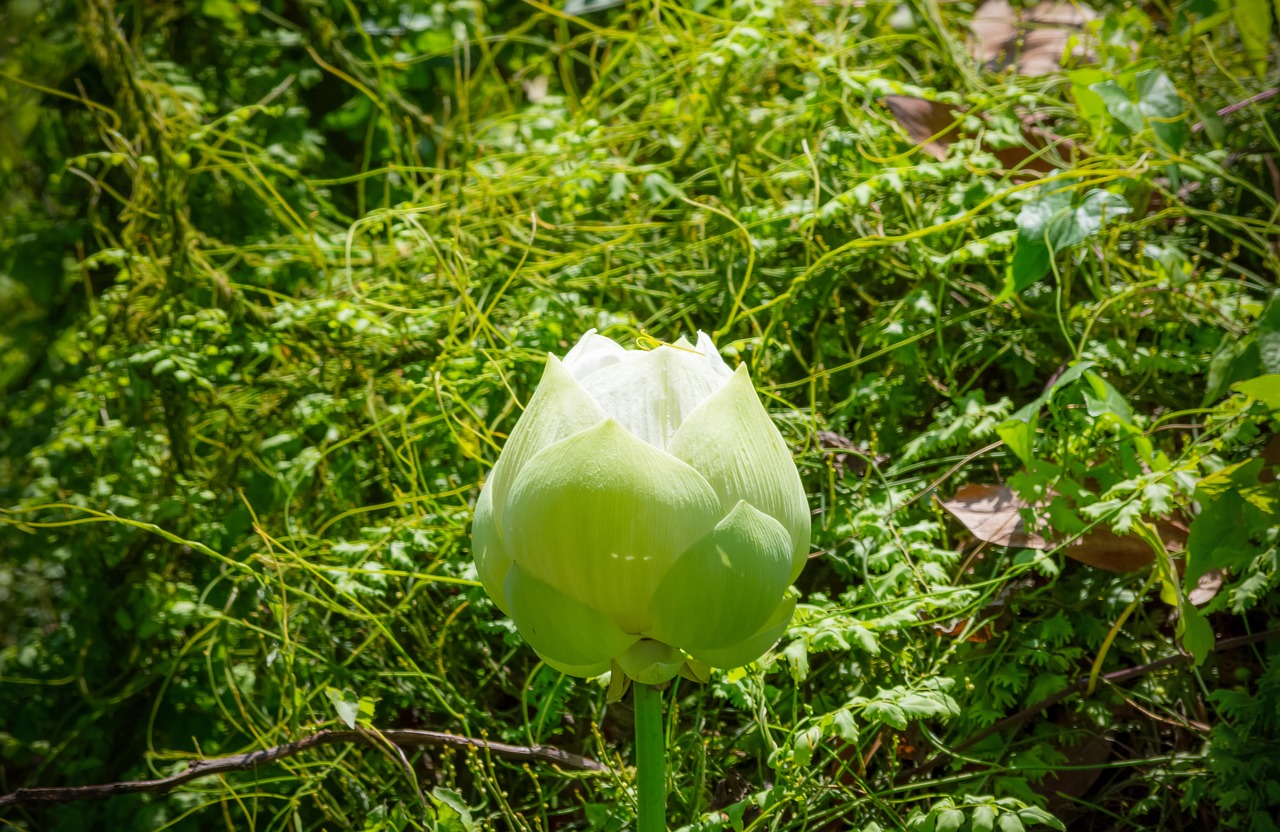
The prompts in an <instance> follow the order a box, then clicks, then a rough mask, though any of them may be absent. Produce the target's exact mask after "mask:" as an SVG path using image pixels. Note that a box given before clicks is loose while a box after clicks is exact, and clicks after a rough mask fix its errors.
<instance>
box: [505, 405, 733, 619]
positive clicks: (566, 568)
mask: <svg viewBox="0 0 1280 832" xmlns="http://www.w3.org/2000/svg"><path fill="white" fill-rule="evenodd" d="M508 505H509V514H508V518H507V521H506V524H505V527H504V532H505V535H504V539H505V541H506V543H507V551H508V552H510V553H511V557H512V558H513V559H514V560H515V562H516V563H517V564H519V565H520V566H521V567H522V568H523V569H525V570H527V571H528V572H529V573H530V574H532V575H534V576H536V577H538V578H539V579H541V580H543V581H546V582H547V583H549V584H551V585H552V586H554V587H556V588H557V589H560V590H561V591H562V592H564V593H566V594H568V595H570V596H572V597H574V598H577V599H578V600H579V601H582V602H583V603H586V604H590V605H591V606H592V607H594V608H596V609H598V610H600V611H601V612H604V613H605V614H607V615H610V616H612V617H613V619H614V620H615V621H617V622H618V625H619V626H621V627H622V629H623V630H624V631H625V632H628V633H634V634H637V635H638V634H640V633H642V632H644V631H646V630H648V629H649V628H650V626H651V623H650V621H649V601H650V599H651V598H652V597H653V591H654V589H655V588H656V587H657V585H658V582H659V581H661V580H662V577H663V576H664V575H666V573H667V570H668V569H669V568H670V566H671V564H672V563H673V562H674V561H675V559H676V558H677V557H679V556H680V555H681V554H682V553H683V552H684V551H685V550H686V549H688V548H689V547H690V546H692V545H693V544H694V543H696V542H697V541H698V540H699V539H701V538H702V536H703V535H705V534H706V533H707V532H709V531H711V530H712V529H713V528H715V525H716V522H717V521H718V520H719V519H720V516H721V511H720V504H719V502H718V501H717V500H716V495H715V492H714V491H712V490H711V486H709V485H707V481H706V480H704V479H703V478H702V476H701V475H700V474H698V472H697V471H695V470H693V469H692V468H690V467H689V466H688V465H685V464H684V463H683V462H681V461H680V460H678V459H676V458H675V457H672V456H669V455H667V454H665V453H663V452H662V451H660V450H658V449H657V448H654V447H652V446H650V445H647V444H645V443H644V442H642V441H640V440H639V439H636V438H635V437H634V436H632V435H631V434H629V433H627V431H626V430H624V429H623V428H622V426H620V425H619V424H618V423H617V422H615V421H613V420H612V419H607V420H605V421H604V422H601V423H600V424H599V425H596V426H595V427H592V428H588V429H587V430H584V431H582V432H581V433H578V434H575V435H574V436H571V437H569V438H568V439H564V440H561V441H560V442H557V443H555V444H554V445H551V446H549V447H547V448H545V449H543V450H542V451H541V452H540V453H538V454H537V455H536V456H535V457H534V458H533V459H531V460H530V461H529V462H528V463H527V464H526V465H525V467H524V469H523V470H522V471H521V472H520V476H519V477H518V478H517V480H516V483H515V486H514V487H513V488H512V490H511V496H510V497H509V502H508Z"/></svg>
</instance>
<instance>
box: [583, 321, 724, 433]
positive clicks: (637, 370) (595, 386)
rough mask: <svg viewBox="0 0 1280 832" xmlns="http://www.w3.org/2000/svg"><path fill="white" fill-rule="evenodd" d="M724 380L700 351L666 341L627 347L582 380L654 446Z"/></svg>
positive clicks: (603, 404)
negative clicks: (630, 349) (620, 355)
mask: <svg viewBox="0 0 1280 832" xmlns="http://www.w3.org/2000/svg"><path fill="white" fill-rule="evenodd" d="M724 384H725V379H724V377H722V376H721V375H719V374H717V373H716V372H715V370H714V369H713V368H712V366H711V365H710V364H709V363H708V361H707V359H706V357H705V356H703V355H702V354H701V353H699V352H696V351H694V350H692V349H684V348H677V347H670V346H665V345H664V346H661V347H658V348H657V349H656V350H651V351H649V352H629V353H627V358H626V360H625V361H621V362H619V363H617V364H614V365H613V366H610V367H605V368H604V369H602V370H597V371H596V372H594V373H592V374H591V375H589V376H587V377H586V378H584V379H582V387H583V389H584V390H586V391H587V392H588V393H590V394H591V397H592V398H593V399H594V400H595V401H596V403H597V404H598V405H600V409H601V410H603V411H604V412H605V414H606V415H607V416H610V417H612V418H614V419H617V420H618V422H619V423H621V425H622V426H623V427H624V428H626V429H627V430H628V431H630V432H631V434H632V435H634V436H637V437H639V438H640V439H643V440H644V441H645V442H648V443H649V444H650V445H653V446H654V447H656V448H665V447H667V444H668V443H669V442H670V441H671V439H672V437H674V436H675V435H676V431H677V430H678V429H679V428H680V425H681V424H682V423H683V422H684V420H685V418H686V417H688V415H689V414H690V413H692V412H693V411H694V410H695V409H696V408H697V407H698V405H700V404H702V402H704V401H706V400H707V399H708V398H709V397H710V396H711V395H712V394H713V393H715V392H716V391H717V390H719V389H720V388H721V387H723V386H724Z"/></svg>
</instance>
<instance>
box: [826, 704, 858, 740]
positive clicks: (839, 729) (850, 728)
mask: <svg viewBox="0 0 1280 832" xmlns="http://www.w3.org/2000/svg"><path fill="white" fill-rule="evenodd" d="M831 726H832V728H834V729H835V734H836V736H837V737H839V738H840V739H842V740H844V741H845V742H857V741H858V726H857V724H856V723H855V722H854V721H853V714H852V713H851V712H850V711H849V709H848V708H841V709H840V710H838V711H836V712H835V713H834V714H832V715H831Z"/></svg>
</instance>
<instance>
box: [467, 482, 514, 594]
mask: <svg viewBox="0 0 1280 832" xmlns="http://www.w3.org/2000/svg"><path fill="white" fill-rule="evenodd" d="M491 482H492V480H491V481H490V483H491ZM490 483H486V484H485V486H484V488H482V489H480V497H479V499H477V500H476V511H475V515H474V516H473V517H472V519H471V556H472V557H473V558H475V561H476V571H477V572H479V573H480V583H482V584H484V591H485V592H487V593H489V597H490V598H492V599H493V603H495V604H497V605H498V609H500V610H502V611H503V612H504V613H506V614H507V615H510V614H511V605H510V604H509V603H507V593H506V590H505V589H504V588H503V583H504V582H505V581H506V579H507V570H508V569H509V568H510V567H511V556H510V555H508V554H507V550H506V547H505V546H503V545H502V536H501V535H500V534H498V527H497V525H496V524H495V523H494V521H493V488H492V487H491V485H490Z"/></svg>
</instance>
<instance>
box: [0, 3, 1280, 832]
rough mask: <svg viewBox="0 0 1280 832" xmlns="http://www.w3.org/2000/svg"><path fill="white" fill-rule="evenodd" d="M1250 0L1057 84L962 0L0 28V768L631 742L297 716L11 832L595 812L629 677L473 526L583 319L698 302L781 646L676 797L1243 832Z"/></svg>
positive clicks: (680, 319)
mask: <svg viewBox="0 0 1280 832" xmlns="http://www.w3.org/2000/svg"><path fill="white" fill-rule="evenodd" d="M1254 5H1256V4H1254ZM1229 7H1230V4H1227V3H1225V2H1219V3H1218V5H1217V6H1215V4H1214V3H1213V2H1211V0H1191V2H1185V3H1181V2H1178V3H1173V4H1166V3H1164V2H1155V3H1137V4H1124V5H1123V6H1122V5H1119V4H1117V5H1116V6H1115V7H1114V8H1112V7H1107V8H1102V9H1099V12H1100V16H1099V17H1098V19H1097V20H1095V21H1093V22H1092V23H1091V24H1089V25H1088V26H1087V27H1085V28H1083V29H1081V30H1080V31H1079V32H1078V33H1077V34H1076V35H1074V38H1075V40H1073V41H1071V44H1070V47H1069V48H1068V50H1067V51H1068V52H1074V53H1075V55H1074V57H1069V58H1068V60H1067V61H1066V65H1065V66H1064V67H1063V68H1062V69H1061V70H1059V71H1055V72H1052V73H1050V74H1048V75H1038V76H1037V75H1029V74H1027V73H1025V72H1019V71H1017V70H1016V69H1013V70H1006V71H1002V72H994V71H991V70H989V69H986V68H984V67H982V66H980V65H979V64H978V62H977V61H975V59H974V58H973V57H971V55H970V53H969V51H968V48H967V47H966V45H965V39H966V37H967V36H968V33H969V31H970V24H971V20H972V18H973V16H974V8H973V6H972V5H971V4H969V3H964V2H958V3H942V4H939V3H933V2H911V3H906V4H901V5H899V4H897V3H892V2H891V3H883V2H876V1H875V0H872V1H871V2H867V3H836V2H832V3H822V4H816V3H809V2H799V0H735V2H732V3H727V2H709V1H708V0H696V2H689V3H683V2H671V0H653V1H652V2H643V3H642V2H635V3H628V4H626V5H619V6H616V7H613V8H608V9H604V10H602V11H598V12H597V11H593V12H590V13H584V15H583V16H580V17H579V16H573V15H570V14H567V13H565V12H564V11H562V10H560V8H558V7H557V6H555V5H552V4H543V3H541V2H538V0H528V2H526V3H515V2H495V3H490V4H482V3H468V2H461V0H460V1H459V2H454V3H435V4H426V3H421V2H409V0H403V2H399V1H398V0H378V2H373V3H365V4H356V3H352V2H349V0H288V2H286V0H262V2H250V0H202V2H199V3H197V2H185V3H182V2H148V3H141V2H123V0H121V2H110V0H76V2H74V3H72V2H69V1H68V0H52V2H49V3H35V2H16V3H13V4H10V6H9V7H8V8H7V10H6V11H4V12H0V30H2V31H0V34H3V36H4V39H5V43H6V46H5V47H4V48H5V49H7V50H9V51H8V54H7V55H6V56H5V57H4V59H3V63H2V64H0V119H2V122H0V147H2V148H3V151H4V152H3V160H2V161H3V167H2V168H0V192H2V193H3V200H4V202H3V205H4V209H3V212H0V228H2V229H3V232H2V233H0V319H2V320H3V321H4V323H3V330H2V332H0V385H2V386H3V388H4V391H5V397H4V399H3V402H2V403H0V503H2V504H3V505H4V506H5V509H4V511H3V513H2V514H0V523H3V526H0V715H2V716H0V792H5V791H11V790H13V789H16V788H18V787H20V786H34V785H40V786H48V785H80V784H85V783H97V782H105V781H110V780H123V779H138V778H147V777H154V776H160V775H163V774H167V773H171V772H174V771H178V770H181V769H183V768H184V767H185V766H186V765H187V762H188V761H189V760H190V759H192V758H193V757H209V756H216V755H221V754H231V753H236V752H240V751H245V750H251V749H254V748H259V747H268V746H274V745H278V744H281V743H284V742H287V741H289V740H292V739H296V738H299V737H301V736H304V735H306V734H308V733H311V732H313V731H315V730H318V729H319V728H322V727H336V726H341V725H342V722H343V721H347V722H349V723H352V724H357V725H362V726H365V727H373V726H376V727H377V728H381V729H388V728H425V729H433V730H441V731H449V732H453V733H457V734H465V735H469V736H475V737H481V736H485V737H488V738H489V739H491V740H494V741H501V742H505V743H511V744H517V745H539V744H545V745H552V746H556V747H559V748H562V749H565V750H568V751H573V752H575V753H579V754H584V755H587V756H590V757H594V758H596V759H598V760H600V761H602V762H604V763H606V764H607V765H608V766H609V767H610V771H609V772H608V773H606V774H596V773H587V772H579V771H571V770H561V769H559V768H557V767H555V766H552V765H548V764H543V763H517V762H512V761H510V760H508V759H505V758H503V757H501V756H498V755H492V754H478V753H472V752H461V751H445V750H439V749H432V750H430V751H426V750H422V749H407V750H406V756H405V757H404V758H403V759H402V758H401V757H400V756H398V754H397V753H395V752H394V750H393V749H391V748H388V747H384V746H356V745H331V746H325V747H323V748H318V749H315V750H312V751H309V752H307V753H306V754H302V755H297V756H292V757H288V758H285V759H282V760H281V761H279V762H278V763H276V764H273V765H271V766H266V767H262V768H259V769H257V770H255V771H253V772H247V773H237V774H232V775H227V776H225V777H219V778H215V779H208V780H201V781H196V782H193V783H191V784H189V785H187V786H184V787H183V788H181V789H180V790H178V791H176V792H174V793H171V794H169V795H167V796H128V797H115V798H111V799H108V800H103V801H95V802H83V803H74V804H64V805H59V804H40V805H37V804H24V805H22V806H20V807H16V808H11V809H9V810H0V811H3V814H0V822H2V823H4V824H5V825H7V826H11V827H13V828H19V829H33V830H34V829H42V830H80V829H89V828H102V829H164V828H175V829H221V828H225V829H256V830H298V832H301V830H319V829H352V830H363V832H380V831H381V830H402V829H443V830H470V829H513V830H549V829H603V830H622V829H625V828H627V827H628V826H629V825H630V824H631V823H632V822H633V814H634V776H633V771H632V770H631V769H630V768H629V765H630V764H631V763H632V759H631V741H630V734H631V714H630V711H629V705H628V704H626V703H618V704H609V703H607V688H606V685H605V684H604V683H603V682H599V681H586V682H584V681H581V680H574V679H570V678H567V677H563V676H561V675H560V674H559V673H557V672H555V671H553V670H551V669H550V668H548V667H545V666H543V665H541V664H540V663H539V662H538V661H537V658H536V656H534V654H533V653H532V651H530V650H529V649H528V648H527V647H526V646H525V645H524V644H523V643H522V641H521V640H520V638H519V637H518V636H517V634H516V633H515V631H514V629H513V627H512V625H511V624H510V623H509V622H508V621H506V620H505V619H504V617H503V616H502V615H501V613H500V612H499V611H498V610H497V609H496V608H495V607H494V606H493V605H492V603H491V602H490V601H489V600H488V599H487V597H486V596H485V594H484V593H483V591H482V590H480V589H479V587H478V584H477V582H476V579H475V570H474V568H473V566H472V564H471V559H470V551H469V545H470V544H469V531H468V529H469V523H470V518H471V511H472V505H473V503H474V499H475V496H476V494H477V492H478V489H479V484H480V482H481V480H482V477H483V476H484V473H485V472H486V471H487V469H488V468H489V466H490V465H491V463H492V461H493V460H494V459H495V458H496V457H497V453H498V450H499V449H500V447H501V446H502V442H503V440H504V438H505V435H506V433H507V431H509V430H510V429H511V427H512V425H513V424H514V423H515V421H516V419H517V417H518V415H519V413H520V409H521V406H522V404H523V403H524V402H525V401H527V399H528V396H529V394H530V392H531V391H532V389H533V387H534V385H535V384H536V382H537V379H538V376H539V373H540V371H541V366H542V363H543V360H544V356H545V354H546V353H547V352H553V353H557V354H563V352H564V351H565V350H566V349H567V348H568V347H569V346H571V345H572V344H573V343H574V341H575V340H576V339H577V337H578V336H579V335H580V334H581V333H582V332H584V331H585V330H587V329H589V328H592V327H595V328H598V329H600V330H601V331H603V332H604V333H605V334H608V335H610V336H612V337H614V338H615V339H618V340H619V341H622V342H627V343H631V342H634V343H638V344H645V343H652V339H654V338H656V339H660V340H666V341H674V340H675V339H676V338H677V337H679V336H680V335H681V334H688V333H690V332H692V331H694V330H696V329H702V330H705V331H707V332H709V333H712V334H713V335H714V337H715V338H716V340H717V343H718V344H719V345H720V347H721V349H722V351H723V352H724V354H725V355H726V357H727V358H728V360H729V361H730V363H738V362H745V363H746V364H747V365H748V367H749V369H750V370H751V373H752V378H753V379H754V381H755V383H756V385H757V387H758V388H759V389H760V390H761V392H762V393H763V394H764V396H765V398H766V401H767V403H768V405H769V407H770V409H771V411H772V412H773V413H774V415H775V416H776V419H777V422H778V425H779V427H780V428H781V430H782V432H783V434H784V436H785V437H786V439H787V441H788V442H789V443H790V444H791V446H792V447H793V449H794V451H795V454H796V458H797V460H798V462H799V464H800V467H801V472H802V475H803V477H804V480H805V483H806V488H807V491H808V494H809V499H810V503H811V506H812V508H813V510H814V525H815V548H814V554H813V557H812V558H811V560H810V563H809V566H808V568H807V569H806V570H805V572H804V574H803V575H802V576H801V578H800V579H799V583H798V589H799V591H800V593H801V603H800V606H799V608H798V612H797V615H796V618H795V620H794V622H793V625H792V628H791V630H790V631H789V632H788V634H787V635H786V636H785V637H784V639H783V640H782V642H781V643H780V644H779V645H778V646H777V648H776V649H775V650H774V651H773V652H772V653H771V654H769V655H768V656H766V657H765V658H763V659H762V660H761V661H759V662H757V663H755V664H753V665H751V666H749V667H747V668H743V669H738V670H733V671H729V672H718V673H716V675H715V676H714V677H713V679H712V681H711V683H710V684H708V685H705V686H695V685H692V684H690V683H688V682H680V683H679V684H677V685H675V686H674V687H673V689H672V691H671V693H670V695H669V702H670V705H669V713H668V723H667V725H668V738H667V739H668V745H669V747H670V749H671V760H670V764H669V768H670V774H669V790H670V798H669V803H670V813H671V822H672V825H673V827H677V826H678V827H683V828H687V829H689V830H694V829H698V830H712V829H737V830H743V829H751V830H764V829H770V830H837V829H864V830H874V829H883V830H890V829H904V828H908V829H922V830H937V832H944V830H946V831H947V832H956V830H961V829H965V830H970V829H971V830H975V832H977V830H982V829H993V828H996V829H1000V830H1002V831H1003V832H1012V830H1017V829H1021V828H1023V827H1028V828H1032V827H1035V826H1037V825H1039V826H1058V827H1059V828H1061V824H1062V823H1064V822H1066V823H1072V824H1073V828H1080V829H1129V828H1144V829H1180V828H1215V827H1219V828H1250V827H1251V826H1252V828H1256V829H1274V828H1276V827H1275V825H1274V818H1275V817H1276V813H1277V810H1278V808H1280V794H1278V793H1277V788H1276V782H1277V781H1276V772H1275V771H1274V764H1273V763H1269V762H1265V761H1268V760H1274V759H1275V752H1276V749H1277V734H1276V719H1275V715H1276V713H1277V710H1276V709H1277V707H1280V685H1278V684H1277V681H1276V680H1277V674H1278V673H1280V670H1278V669H1277V668H1280V658H1277V652H1276V648H1275V646H1274V642H1272V641H1267V640H1265V639H1261V640H1258V641H1256V642H1252V643H1249V644H1247V645H1244V646H1239V647H1234V648H1231V649H1225V650H1222V651H1218V652H1212V651H1211V647H1212V645H1213V644H1214V642H1215V641H1217V642H1220V643H1221V642H1230V640H1232V639H1236V640H1237V641H1239V639H1240V638H1241V637H1244V636H1248V635H1250V634H1256V633H1261V632H1263V631H1266V630H1268V629H1269V628H1272V627H1275V626H1276V619H1277V616H1278V614H1280V604H1277V596H1276V592H1275V588H1276V585H1277V583H1278V582H1280V563H1278V561H1277V549H1276V543H1277V540H1276V537H1277V531H1276V529H1277V526H1278V525H1280V523H1278V522H1277V514H1278V513H1280V509H1278V508H1277V506H1278V505H1280V502H1277V501H1278V500H1280V494H1278V493H1277V486H1276V485H1275V479H1274V475H1273V473H1272V470H1273V468H1274V466H1275V465H1277V464H1278V463H1280V451H1278V450H1277V448H1278V447H1280V446H1278V445H1277V444H1276V440H1274V438H1273V437H1274V431H1275V429H1276V427H1277V423H1276V421H1275V418H1274V416H1275V408H1280V392H1277V385H1276V384H1275V381H1276V376H1274V375H1271V374H1276V373H1280V301H1277V300H1276V299H1275V298H1276V295H1275V291H1276V275H1277V268H1278V267H1280V242H1278V241H1280V226H1278V225H1277V222H1278V216H1280V215H1278V213H1277V210H1278V209H1277V205H1278V202H1277V200H1278V199H1280V171H1278V169H1277V165H1278V164H1280V160H1278V156H1277V154H1278V153H1280V140H1277V131H1278V130H1280V107H1276V106H1274V105H1275V102H1276V101H1277V100H1280V99H1275V98H1272V99H1262V100H1259V101H1257V102H1256V103H1252V104H1247V105H1245V106H1241V107H1238V108H1237V109H1234V110H1231V111H1229V112H1227V113H1226V114H1224V115H1218V112H1219V111H1223V110H1228V109H1229V108H1231V107H1232V105H1236V104H1239V103H1241V102H1244V101H1247V100H1249V99H1250V98H1251V97H1252V96H1256V95H1258V94H1259V93H1266V92H1267V91H1268V90H1274V88H1276V87H1277V86H1280V71H1278V70H1277V66H1278V65H1280V63H1278V62H1277V61H1276V60H1275V54H1274V53H1275V40H1274V38H1273V39H1272V40H1271V41H1270V45H1269V46H1268V45H1267V39H1266V37H1265V29H1264V30H1263V31H1264V37H1263V39H1262V44H1263V48H1262V55H1263V58H1262V59H1261V61H1259V60H1258V59H1257V55H1258V47H1257V46H1256V43H1257V32H1256V31H1249V30H1247V27H1246V26H1245V23H1247V21H1243V20H1242V19H1241V18H1240V17H1239V16H1238V15H1237V16H1236V17H1233V16H1232V14H1231V13H1230V8H1229ZM1224 10H1226V11H1224ZM1250 38H1252V40H1250ZM1076 46H1079V47H1080V48H1078V49H1077V48H1075V47H1076ZM1245 46H1248V48H1245ZM1054 57H1055V58H1056V57H1057V56H1056V55H1055V56H1054ZM893 96H897V97H900V98H905V99H912V100H914V101H915V103H913V104H912V103H909V106H911V107H916V108H918V109H920V110H921V111H927V112H929V113H932V114H933V115H934V116H937V115H938V114H941V118H942V127H943V128H944V129H939V130H931V129H925V131H924V132H923V134H921V133H920V130H921V128H920V127H919V125H918V123H917V124H916V126H915V127H914V128H913V127H912V124H913V122H911V121H910V119H907V118H904V117H901V116H899V115H897V114H895V111H894V110H892V109H890V107H889V106H888V102H889V101H890V97H893ZM926 125H927V120H926ZM943 133H945V135H944V136H943V139H945V141H944V142H942V144H943V145H944V146H943V147H942V148H941V150H940V152H939V153H936V154H931V153H930V152H929V150H927V149H922V148H921V147H920V146H919V145H921V144H924V143H925V141H926V139H929V138H937V137H938V134H943ZM1252 379H1261V380H1260V381H1250V380H1252ZM1241 382H1243V383H1244V385H1243V386H1241V387H1240V388H1238V389H1237V388H1236V387H1233V385H1236V384H1238V383H1241ZM1249 385H1252V386H1249ZM966 485H968V486H973V487H978V488H986V489H988V490H992V489H995V487H996V486H1007V491H1005V492H1001V493H1002V494H1005V495H1006V497H1007V498H1008V499H1009V500H1011V501H1012V503H1011V504H1012V505H1013V508H1012V509H1009V508H1007V507H1006V509H1002V510H1000V511H1003V512H1004V514H1003V515H1000V516H1003V517H1004V518H1005V519H1006V520H1010V519H1011V520H1017V519H1018V518H1022V520H1023V522H1024V524H1025V525H1026V526H1027V528H1028V529H1029V530H1035V529H1038V531H1037V532H1036V534H1038V535H1039V537H1040V538H1041V539H1040V540H1039V541H1038V542H1033V543H1034V545H1027V543H1028V541H1027V540H1026V539H1021V540H1017V541H1015V540H1010V539H1008V538H1007V537H1003V538H1002V537H1001V536H1000V535H992V534H991V532H990V529H987V531H985V532H979V533H976V534H975V533H974V532H973V531H971V530H970V529H968V528H966V526H965V525H963V524H962V523H961V522H960V521H959V519H958V518H959V517H960V514H959V513H958V512H959V511H960V509H959V508H958V507H957V506H956V505H952V506H951V508H947V507H944V506H943V505H942V504H941V502H940V501H941V500H949V499H950V498H952V497H953V495H956V494H957V492H958V491H960V489H961V487H962V486H966ZM969 493H977V492H969ZM983 493H988V492H983ZM990 493H994V492H993V491H991V492H990ZM969 508H970V509H972V508H973V506H969ZM953 509H954V510H953ZM978 510H980V511H987V512H988V513H992V511H993V510H991V509H990V507H989V506H988V507H987V508H980V509H978ZM995 513H996V514H999V511H995ZM970 519H972V518H970ZM1009 543H1014V544H1018V545H1004V544H1009ZM1121 551H1123V552H1125V553H1127V556H1129V557H1131V558H1136V560H1125V561H1123V562H1120V561H1119V560H1118V558H1119V557H1120V556H1119V554H1118V553H1119V552H1121ZM1135 552H1136V554H1135ZM1195 590H1199V592H1198V593H1196V592H1195ZM1206 596H1207V597H1206ZM1184 650H1185V651H1187V652H1189V653H1190V654H1192V655H1193V656H1194V660H1195V663H1194V664H1193V662H1192V661H1191V660H1190V659H1184V658H1182V655H1183V652H1184ZM1166 659H1171V661H1168V662H1164V661H1163V660H1166ZM1151 665H1155V667H1154V668H1151V669H1149V670H1143V668H1148V666H1151ZM1130 668H1137V669H1139V672H1137V673H1135V674H1134V675H1131V676H1123V674H1122V678H1120V679H1119V681H1114V679H1115V678H1116V677H1115V674H1116V672H1118V671H1125V670H1126V669H1130ZM1091 677H1092V678H1091ZM1045 700H1052V701H1053V703H1054V704H1052V706H1050V707H1047V708H1038V707H1037V706H1038V705H1040V704H1041V703H1043V702H1044V701H1045ZM1024 717H1025V718H1024ZM1002 721H1003V722H1002ZM992 728H996V729H997V730H990V729H992Z"/></svg>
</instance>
